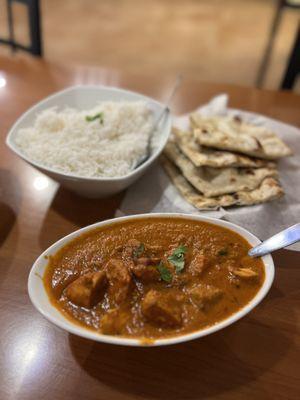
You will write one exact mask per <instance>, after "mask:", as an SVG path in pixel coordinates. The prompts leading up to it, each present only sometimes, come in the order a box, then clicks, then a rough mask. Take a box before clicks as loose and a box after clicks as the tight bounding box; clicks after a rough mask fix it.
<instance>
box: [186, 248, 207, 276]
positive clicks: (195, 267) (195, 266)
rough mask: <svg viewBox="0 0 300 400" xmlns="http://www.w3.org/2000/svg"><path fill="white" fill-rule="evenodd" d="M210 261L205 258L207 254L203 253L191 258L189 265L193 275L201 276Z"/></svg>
mask: <svg viewBox="0 0 300 400" xmlns="http://www.w3.org/2000/svg"><path fill="white" fill-rule="evenodd" d="M207 266H208V263H207V261H206V260H205V256H204V254H202V253H196V254H195V255H194V257H193V258H192V260H191V263H190V265H189V272H190V273H191V274H192V275H193V276H199V275H201V274H202V272H203V271H204V270H205V268H207Z"/></svg>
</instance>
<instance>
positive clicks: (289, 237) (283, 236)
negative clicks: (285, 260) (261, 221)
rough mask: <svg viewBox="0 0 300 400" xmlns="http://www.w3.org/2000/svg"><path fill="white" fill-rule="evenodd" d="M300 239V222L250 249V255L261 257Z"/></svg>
mask: <svg viewBox="0 0 300 400" xmlns="http://www.w3.org/2000/svg"><path fill="white" fill-rule="evenodd" d="M299 241H300V223H299V224H296V225H293V226H291V227H289V228H287V229H285V230H284V231H281V232H279V233H277V234H276V235H274V236H272V237H270V238H269V239H267V240H265V241H264V242H262V243H261V244H259V245H258V246H255V247H253V248H252V249H250V250H249V252H248V255H249V256H251V257H260V256H264V255H265V254H269V253H271V252H272V251H274V250H278V249H282V248H283V247H287V246H289V245H291V244H293V243H296V242H299Z"/></svg>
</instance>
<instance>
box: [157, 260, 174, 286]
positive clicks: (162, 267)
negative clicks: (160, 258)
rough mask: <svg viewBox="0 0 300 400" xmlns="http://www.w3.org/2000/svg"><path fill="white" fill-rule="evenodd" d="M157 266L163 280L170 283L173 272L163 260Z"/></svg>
mask: <svg viewBox="0 0 300 400" xmlns="http://www.w3.org/2000/svg"><path fill="white" fill-rule="evenodd" d="M156 268H157V269H158V271H159V273H160V277H161V279H162V280H163V281H165V282H168V283H170V282H172V274H171V272H170V271H169V270H168V268H167V267H166V266H165V265H164V264H163V263H162V262H160V263H159V265H158V266H157V267H156Z"/></svg>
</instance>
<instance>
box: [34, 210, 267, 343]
mask: <svg viewBox="0 0 300 400" xmlns="http://www.w3.org/2000/svg"><path fill="white" fill-rule="evenodd" d="M145 217H147V218H151V219H152V218H153V219H155V218H161V217H167V218H185V219H189V220H195V221H205V222H210V223H212V224H215V225H219V226H222V227H224V228H229V229H231V230H233V231H234V232H237V233H239V234H240V235H241V236H242V237H244V238H245V239H246V240H247V241H248V242H249V243H250V244H251V245H252V246H256V245H257V244H259V243H261V242H260V240H259V239H258V238H257V237H255V236H254V235H252V233H250V232H248V231H246V230H245V229H244V228H241V227H239V226H237V225H234V224H232V223H230V222H226V221H222V220H219V219H214V218H208V217H202V216H197V215H191V214H163V213H159V214H142V215H133V216H128V217H121V218H115V219H111V220H107V221H103V222H99V223H96V224H93V225H90V226H87V227H85V228H82V229H79V230H78V231H76V232H73V233H71V234H70V235H67V236H65V237H64V238H62V239H60V240H59V241H58V242H56V243H54V244H53V245H52V246H51V247H49V248H48V249H47V250H45V251H44V252H43V253H42V254H41V255H40V256H39V258H38V259H37V260H36V262H35V263H34V264H33V267H32V269H31V271H30V274H29V279H28V292H29V296H30V299H31V301H32V303H33V305H34V306H35V307H36V309H37V310H38V311H39V312H40V313H41V314H42V315H43V316H44V317H45V318H47V319H48V320H49V321H51V322H52V323H53V324H55V325H57V326H59V327H60V328H62V329H65V330H66V331H68V332H70V333H73V334H75V335H78V336H82V337H84V338H87V339H92V340H95V341H97V342H105V343H112V344H118V345H126V346H145V344H144V343H143V342H141V341H140V340H138V339H129V338H123V337H117V336H110V335H102V334H100V333H97V332H95V331H92V330H90V329H88V328H84V327H83V326H80V325H77V324H75V323H73V322H72V321H71V320H69V319H67V318H65V317H64V315H63V314H62V313H60V312H59V311H58V309H57V308H55V307H54V306H53V305H52V304H51V303H50V301H49V298H48V295H47V293H46V290H45V287H44V284H43V282H42V280H41V277H42V276H43V275H44V272H45V269H46V266H47V263H48V261H47V259H46V257H47V256H50V255H54V254H56V253H57V251H59V250H60V249H61V248H62V247H63V246H65V245H66V244H67V243H68V242H70V241H71V240H73V239H74V238H76V237H77V236H80V235H81V234H82V233H84V232H88V231H90V230H92V229H95V228H97V227H103V226H106V225H113V224H116V223H119V222H121V221H123V222H125V221H129V220H133V219H141V218H145ZM262 261H263V263H264V267H265V281H264V283H263V285H262V287H261V288H260V289H259V291H258V293H257V294H256V295H255V297H254V298H253V299H252V300H251V301H250V302H249V303H248V304H247V305H246V306H244V307H243V308H242V309H241V310H239V311H238V312H237V313H235V314H233V315H232V316H230V317H228V318H226V319H224V320H223V321H221V322H219V323H217V324H215V325H213V326H211V327H208V328H205V329H201V330H199V331H196V332H192V333H188V334H184V335H181V336H174V337H171V338H166V339H158V340H155V341H154V342H153V343H152V344H151V345H150V346H162V345H169V344H175V343H180V342H186V341H188V340H192V339H197V338H200V337H202V336H206V335H209V334H211V333H213V332H216V331H219V330H220V329H223V328H225V327H226V326H228V325H231V324H232V323H234V322H236V321H237V320H239V319H240V318H242V317H244V316H245V315H246V314H248V313H249V312H250V311H251V310H252V309H253V308H254V307H255V306H257V304H258V303H260V302H261V301H262V299H263V298H264V297H265V295H266V294H267V292H268V291H269V289H270V287H271V285H272V282H273V279H274V263H273V260H272V257H271V256H270V255H267V256H264V257H263V258H262ZM147 346H149V345H147Z"/></svg>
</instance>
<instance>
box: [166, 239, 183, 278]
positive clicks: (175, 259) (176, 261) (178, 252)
mask: <svg viewBox="0 0 300 400" xmlns="http://www.w3.org/2000/svg"><path fill="white" fill-rule="evenodd" d="M186 251H187V247H186V246H182V245H181V246H179V247H177V249H175V250H174V251H173V253H172V254H171V255H170V257H168V261H170V263H172V264H173V265H174V266H175V271H176V273H177V274H178V273H179V272H181V271H182V270H183V268H184V263H185V260H184V255H185V253H186Z"/></svg>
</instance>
